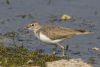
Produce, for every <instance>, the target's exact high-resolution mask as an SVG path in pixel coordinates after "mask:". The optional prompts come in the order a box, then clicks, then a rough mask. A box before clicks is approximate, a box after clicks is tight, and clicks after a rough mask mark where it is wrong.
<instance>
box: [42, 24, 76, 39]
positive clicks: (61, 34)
mask: <svg viewBox="0 0 100 67" xmlns="http://www.w3.org/2000/svg"><path fill="white" fill-rule="evenodd" d="M41 32H42V33H43V34H45V35H46V36H48V37H49V38H50V39H53V40H55V39H61V38H70V37H72V36H73V35H75V30H73V29H70V28H60V27H54V26H52V27H51V26H50V27H44V28H42V29H41Z"/></svg>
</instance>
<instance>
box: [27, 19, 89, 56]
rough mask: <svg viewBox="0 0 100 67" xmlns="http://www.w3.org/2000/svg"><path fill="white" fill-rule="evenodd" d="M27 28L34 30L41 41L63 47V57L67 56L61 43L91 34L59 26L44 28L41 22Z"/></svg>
mask: <svg viewBox="0 0 100 67" xmlns="http://www.w3.org/2000/svg"><path fill="white" fill-rule="evenodd" d="M26 28H27V29H29V30H32V31H33V32H34V34H35V36H36V37H37V38H38V39H40V40H41V41H43V42H46V43H51V44H55V45H58V46H59V47H61V48H62V56H64V55H65V53H64V49H65V48H64V46H62V45H61V44H60V42H61V41H63V40H65V39H68V38H71V37H73V36H75V35H82V34H89V33H91V32H87V31H85V30H78V29H71V28H64V27H59V26H52V25H51V26H50V25H45V26H42V25H41V24H40V22H38V21H33V22H32V23H31V24H28V25H27V27H26Z"/></svg>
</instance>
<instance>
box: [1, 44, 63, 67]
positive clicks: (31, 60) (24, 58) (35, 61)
mask: <svg viewBox="0 0 100 67" xmlns="http://www.w3.org/2000/svg"><path fill="white" fill-rule="evenodd" d="M59 59H61V57H57V56H55V55H45V54H43V53H42V52H39V51H34V52H33V51H29V50H28V49H26V48H24V47H4V46H0V66H3V67H15V66H16V67H19V66H20V67H23V66H24V67H28V66H35V65H36V66H41V67H45V62H47V61H54V60H59Z"/></svg>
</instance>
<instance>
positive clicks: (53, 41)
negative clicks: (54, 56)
mask: <svg viewBox="0 0 100 67" xmlns="http://www.w3.org/2000/svg"><path fill="white" fill-rule="evenodd" d="M38 38H39V39H40V40H41V41H43V42H46V43H58V42H60V41H62V40H63V39H57V40H51V39H50V38H48V37H47V36H45V35H43V34H42V33H40V37H38Z"/></svg>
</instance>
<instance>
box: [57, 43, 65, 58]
mask: <svg viewBox="0 0 100 67" xmlns="http://www.w3.org/2000/svg"><path fill="white" fill-rule="evenodd" d="M57 45H58V46H60V47H61V49H62V56H65V51H64V50H65V48H64V46H62V45H60V44H59V43H57Z"/></svg>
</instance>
